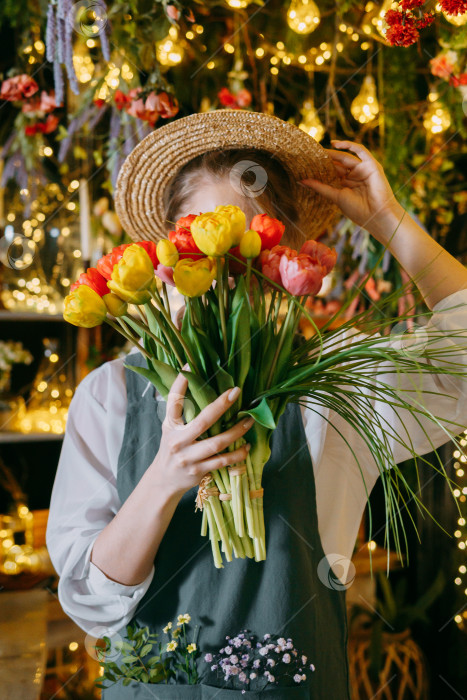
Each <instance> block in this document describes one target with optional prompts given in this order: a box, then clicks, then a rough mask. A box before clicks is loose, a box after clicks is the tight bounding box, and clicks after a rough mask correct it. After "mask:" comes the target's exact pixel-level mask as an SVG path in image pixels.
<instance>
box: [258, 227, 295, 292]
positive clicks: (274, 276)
mask: <svg viewBox="0 0 467 700" xmlns="http://www.w3.org/2000/svg"><path fill="white" fill-rule="evenodd" d="M258 233H259V232H258ZM260 236H261V234H260ZM296 255H297V251H296V250H293V249H292V248H289V247H288V246H286V245H276V246H274V248H272V249H271V250H263V251H262V252H261V253H260V256H259V263H260V266H261V271H262V273H263V274H264V275H266V276H267V277H269V278H270V279H271V280H272V281H273V282H275V283H276V284H282V280H281V273H280V270H279V263H280V260H281V257H282V256H284V257H285V258H286V259H290V258H294V257H296Z"/></svg>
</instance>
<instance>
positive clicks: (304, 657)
mask: <svg viewBox="0 0 467 700" xmlns="http://www.w3.org/2000/svg"><path fill="white" fill-rule="evenodd" d="M306 661H307V659H306V656H305V654H302V664H306Z"/></svg>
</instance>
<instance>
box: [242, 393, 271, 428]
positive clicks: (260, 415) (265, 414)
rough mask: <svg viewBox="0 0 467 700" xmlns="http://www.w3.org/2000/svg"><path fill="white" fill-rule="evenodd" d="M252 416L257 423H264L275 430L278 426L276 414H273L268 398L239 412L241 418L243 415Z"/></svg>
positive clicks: (265, 426) (263, 424) (266, 426)
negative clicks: (253, 406) (275, 418)
mask: <svg viewBox="0 0 467 700" xmlns="http://www.w3.org/2000/svg"><path fill="white" fill-rule="evenodd" d="M247 415H248V416H252V417H253V418H254V419H255V421H256V422H257V423H259V424H260V425H262V426H263V427H264V428H269V429H270V430H274V428H275V427H276V422H275V420H274V416H273V415H272V412H271V409H270V408H269V404H268V402H267V399H266V398H263V399H261V402H260V403H259V404H258V405H257V406H255V408H249V409H246V410H244V411H240V412H239V414H238V417H239V418H242V416H247Z"/></svg>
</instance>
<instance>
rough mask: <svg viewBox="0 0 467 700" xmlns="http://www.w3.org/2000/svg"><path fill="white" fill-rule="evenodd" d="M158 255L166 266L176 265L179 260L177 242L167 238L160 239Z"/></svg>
mask: <svg viewBox="0 0 467 700" xmlns="http://www.w3.org/2000/svg"><path fill="white" fill-rule="evenodd" d="M157 257H158V258H159V262H160V263H161V264H162V265H164V266H165V267H174V266H175V264H176V263H177V262H178V250H177V248H176V246H175V244H174V243H172V241H168V240H167V239H166V238H163V239H162V240H160V241H159V242H158V244H157Z"/></svg>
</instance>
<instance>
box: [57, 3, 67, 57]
mask: <svg viewBox="0 0 467 700" xmlns="http://www.w3.org/2000/svg"><path fill="white" fill-rule="evenodd" d="M65 42H66V39H65V20H64V19H63V17H58V12H57V58H56V60H57V61H58V62H59V63H63V61H64V55H65Z"/></svg>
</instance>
